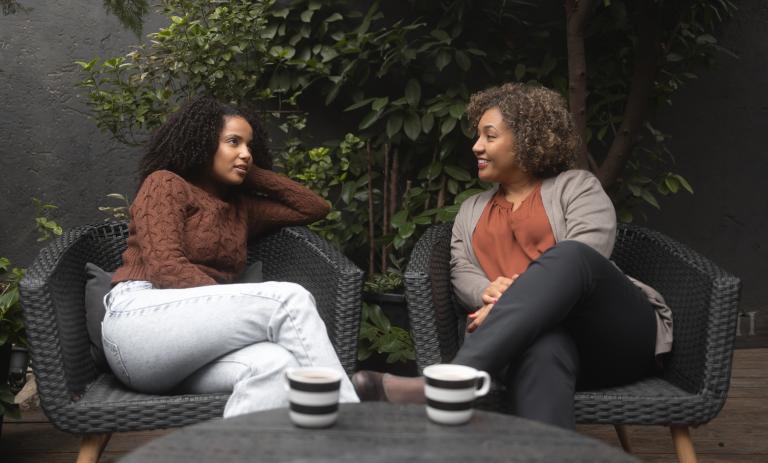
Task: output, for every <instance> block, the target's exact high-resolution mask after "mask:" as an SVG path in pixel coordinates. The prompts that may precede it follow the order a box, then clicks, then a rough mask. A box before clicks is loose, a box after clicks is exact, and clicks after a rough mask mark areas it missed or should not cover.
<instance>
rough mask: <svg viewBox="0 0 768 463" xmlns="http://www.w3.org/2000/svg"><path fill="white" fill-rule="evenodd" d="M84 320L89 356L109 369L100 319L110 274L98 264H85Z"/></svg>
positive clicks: (109, 285) (99, 364)
mask: <svg viewBox="0 0 768 463" xmlns="http://www.w3.org/2000/svg"><path fill="white" fill-rule="evenodd" d="M85 274H86V277H87V280H86V281H85V322H86V326H87V328H88V339H89V340H90V341H91V357H93V361H94V362H95V363H96V366H97V367H99V368H101V369H102V370H109V366H108V365H107V359H106V358H105V357H104V347H103V346H102V344H101V321H102V320H104V312H105V309H104V296H106V295H107V293H108V292H109V290H110V289H111V288H112V274H111V273H110V272H105V271H104V270H102V269H101V268H100V267H99V266H98V265H96V264H92V263H90V262H87V263H86V264H85Z"/></svg>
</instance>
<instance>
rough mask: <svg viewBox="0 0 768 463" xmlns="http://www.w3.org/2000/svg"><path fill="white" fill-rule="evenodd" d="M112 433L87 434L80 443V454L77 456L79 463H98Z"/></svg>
mask: <svg viewBox="0 0 768 463" xmlns="http://www.w3.org/2000/svg"><path fill="white" fill-rule="evenodd" d="M110 437H112V433H109V432H108V433H104V434H86V435H84V436H83V440H82V441H80V453H79V454H78V455H77V463H98V461H99V458H101V452H103V451H104V447H106V446H107V442H109V438H110Z"/></svg>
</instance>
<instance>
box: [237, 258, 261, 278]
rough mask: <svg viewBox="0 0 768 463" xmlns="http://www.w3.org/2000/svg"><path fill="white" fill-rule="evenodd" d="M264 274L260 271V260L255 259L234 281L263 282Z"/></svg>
mask: <svg viewBox="0 0 768 463" xmlns="http://www.w3.org/2000/svg"><path fill="white" fill-rule="evenodd" d="M263 282H264V274H263V273H262V271H261V261H260V260H257V261H256V262H254V263H252V264H251V265H249V266H248V268H246V269H245V271H244V272H243V273H241V274H240V276H239V277H237V279H236V280H235V283H263Z"/></svg>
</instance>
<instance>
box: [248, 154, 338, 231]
mask: <svg viewBox="0 0 768 463" xmlns="http://www.w3.org/2000/svg"><path fill="white" fill-rule="evenodd" d="M246 187H249V188H251V189H252V190H254V191H255V192H257V193H259V195H258V196H246V197H245V201H246V208H247V211H248V234H249V236H251V237H254V236H258V235H262V234H264V233H266V232H269V231H271V230H274V229H276V228H279V227H286V226H291V225H306V224H309V223H312V222H315V221H318V220H320V219H322V218H323V217H325V216H326V215H327V214H328V212H329V211H330V207H329V206H328V203H327V202H326V201H325V200H324V199H323V198H322V197H321V196H319V195H317V194H316V193H315V192H313V191H312V190H310V189H309V188H307V187H305V186H302V185H300V184H299V183H297V182H294V181H293V180H291V179H289V178H288V177H285V176H283V175H280V174H278V173H276V172H273V171H271V170H266V169H261V168H258V167H256V166H253V167H252V168H251V170H250V171H249V172H248V177H247V178H246Z"/></svg>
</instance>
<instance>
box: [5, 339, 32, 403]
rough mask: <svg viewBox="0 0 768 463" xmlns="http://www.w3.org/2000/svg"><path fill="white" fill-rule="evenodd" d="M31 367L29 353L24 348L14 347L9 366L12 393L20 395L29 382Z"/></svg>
mask: <svg viewBox="0 0 768 463" xmlns="http://www.w3.org/2000/svg"><path fill="white" fill-rule="evenodd" d="M28 366H29V351H28V350H27V349H26V348H24V347H18V346H13V348H12V349H11V357H10V362H9V365H8V369H7V371H8V384H10V386H11V392H13V393H14V394H16V393H18V392H19V391H20V390H21V388H23V387H24V384H25V383H26V382H27V367H28Z"/></svg>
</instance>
